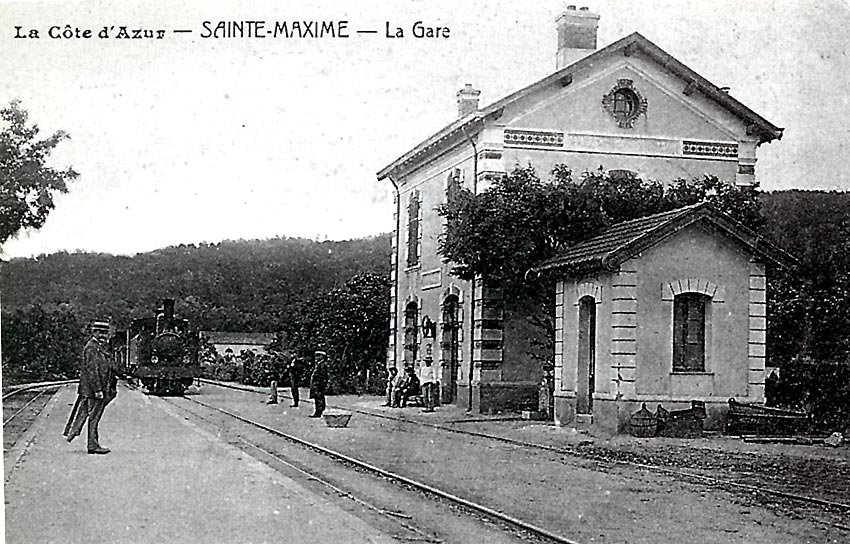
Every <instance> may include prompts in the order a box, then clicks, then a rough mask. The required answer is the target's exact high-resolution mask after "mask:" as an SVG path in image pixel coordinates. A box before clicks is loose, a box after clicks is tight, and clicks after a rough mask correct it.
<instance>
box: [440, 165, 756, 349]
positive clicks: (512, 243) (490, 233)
mask: <svg viewBox="0 0 850 544" xmlns="http://www.w3.org/2000/svg"><path fill="white" fill-rule="evenodd" d="M447 196H448V198H447V201H446V203H445V204H443V205H441V206H439V207H438V208H437V213H438V214H439V215H441V216H443V217H445V218H446V230H445V231H444V234H443V236H441V238H440V252H441V253H442V255H443V256H444V257H446V258H448V259H449V260H450V261H451V262H452V263H453V270H452V273H453V274H454V275H456V276H458V277H460V278H461V279H465V280H471V279H473V278H480V279H481V281H484V282H485V283H487V284H489V285H491V286H496V287H500V288H501V289H502V290H503V293H504V311H505V315H506V316H510V317H525V318H527V319H529V320H530V321H531V322H532V323H533V324H535V325H538V326H539V327H540V328H541V329H542V332H543V333H545V337H541V338H538V339H532V340H531V341H530V345H531V346H532V347H534V348H536V349H533V350H530V351H529V355H531V356H532V357H534V358H537V359H540V358H544V357H550V356H551V355H550V354H551V352H552V350H551V349H550V348H551V347H552V346H553V342H554V333H555V328H554V321H553V316H554V300H553V298H552V296H551V293H552V292H553V291H554V290H553V286H552V285H551V284H550V283H549V281H550V280H548V279H547V278H546V277H542V278H534V277H527V275H526V272H527V271H528V270H529V269H530V268H531V267H532V266H534V265H536V264H539V263H540V262H542V261H544V260H546V259H548V258H550V257H553V256H555V255H556V254H557V253H558V252H559V251H561V250H563V249H564V248H566V247H568V246H570V245H573V244H575V243H577V242H580V241H582V240H585V239H587V238H590V237H592V236H594V235H596V234H598V233H599V232H600V231H602V230H603V229H604V228H605V227H607V226H609V225H612V224H614V223H618V222H621V221H627V220H630V219H636V218H639V217H643V216H646V215H650V214H653V213H659V212H663V211H667V210H671V209H674V208H678V207H681V206H685V205H689V204H695V203H697V202H701V201H703V200H706V201H708V202H710V203H711V204H712V205H713V206H714V207H715V208H717V209H719V210H721V211H724V212H726V213H729V214H730V215H732V217H734V218H735V219H736V220H738V221H741V222H743V223H744V224H745V225H746V226H748V227H750V228H754V229H759V228H760V227H761V225H762V224H763V219H762V217H761V203H760V201H759V200H758V194H757V192H756V191H754V190H751V189H739V188H737V187H735V186H734V185H731V184H729V183H726V182H723V181H722V180H720V179H718V178H716V177H714V176H704V177H702V178H698V179H693V180H684V179H677V180H674V181H673V182H672V183H671V184H670V185H668V186H667V187H665V186H664V185H662V184H661V183H659V182H657V181H653V180H648V181H647V180H642V179H640V178H638V177H637V176H635V175H634V174H632V173H629V172H617V173H615V174H609V173H606V172H604V171H603V170H600V171H598V172H584V173H583V174H582V175H581V176H580V177H579V178H578V179H575V178H574V176H573V172H572V171H571V170H570V169H569V168H568V167H567V166H565V165H556V166H555V167H554V169H553V170H552V176H551V179H550V180H549V181H542V180H541V179H540V178H539V176H538V175H537V173H536V171H535V170H534V168H533V167H532V166H531V165H529V166H525V167H521V166H518V167H517V168H515V169H514V171H513V172H511V173H509V174H506V175H504V176H502V177H500V178H499V179H497V180H495V181H494V183H493V184H492V185H491V186H490V187H489V188H488V189H486V190H485V191H483V192H481V193H479V194H472V193H471V192H470V191H469V190H466V189H462V188H460V187H457V186H452V185H450V187H449V190H448V195H447Z"/></svg>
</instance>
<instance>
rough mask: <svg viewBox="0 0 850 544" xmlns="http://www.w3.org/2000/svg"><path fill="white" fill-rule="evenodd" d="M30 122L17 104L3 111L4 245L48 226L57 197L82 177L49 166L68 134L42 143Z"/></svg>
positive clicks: (0, 188) (0, 215) (0, 230)
mask: <svg viewBox="0 0 850 544" xmlns="http://www.w3.org/2000/svg"><path fill="white" fill-rule="evenodd" d="M28 118H29V115H28V113H27V112H26V110H24V109H23V108H21V105H20V102H18V101H17V100H14V101H12V103H11V104H9V105H8V106H7V107H5V108H3V109H0V119H2V121H3V123H2V125H3V130H2V131H0V244H3V243H5V242H6V241H7V240H8V239H9V238H11V237H12V236H14V235H15V234H16V233H17V232H18V231H20V230H21V229H26V228H35V229H37V228H40V227H41V226H42V225H44V221H45V220H46V219H47V215H48V214H49V213H50V211H51V210H52V209H53V207H54V203H53V197H54V195H56V194H57V193H66V192H68V186H67V185H68V182H70V181H71V180H73V179H75V178H76V177H77V176H78V174H77V172H75V171H74V170H73V169H72V168H67V169H65V170H56V169H54V168H52V167H50V166H48V165H47V160H48V158H49V156H50V153H51V152H52V151H53V149H54V148H55V147H56V146H57V145H58V144H59V142H61V141H62V140H65V139H68V138H69V136H68V134H67V133H65V132H63V131H58V132H56V133H55V134H53V135H52V136H49V137H47V138H45V139H43V140H40V139H38V134H39V129H38V126H36V125H28V124H27V121H28Z"/></svg>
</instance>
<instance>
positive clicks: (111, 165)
mask: <svg viewBox="0 0 850 544" xmlns="http://www.w3.org/2000/svg"><path fill="white" fill-rule="evenodd" d="M568 3H575V4H578V5H588V6H589V7H590V8H591V10H593V11H595V12H597V13H599V14H600V15H601V20H600V25H599V46H600V47H604V46H605V45H608V44H610V43H611V42H613V41H615V40H617V39H619V38H621V37H623V36H625V35H627V34H629V33H631V32H632V31H635V30H637V31H639V32H641V33H642V34H643V35H644V36H646V37H647V38H649V39H650V40H652V41H653V42H655V43H656V44H657V45H659V46H660V47H661V48H662V49H664V50H666V51H667V52H668V53H670V54H672V55H673V56H675V57H676V58H678V59H679V60H681V61H682V62H684V63H685V64H687V65H688V66H690V67H691V68H693V69H694V70H696V71H697V72H699V73H700V74H702V75H703V76H705V77H707V78H708V79H709V80H710V81H712V82H714V83H715V84H718V85H721V86H730V87H731V88H732V90H731V94H732V95H733V96H735V97H736V98H737V99H739V100H741V101H742V102H743V103H745V104H746V105H748V106H749V107H750V108H752V109H753V110H754V111H756V112H757V113H759V114H761V115H762V116H764V117H765V118H767V119H768V120H769V121H771V122H773V123H774V124H776V125H778V126H781V127H785V129H786V130H785V136H784V137H783V139H782V140H780V141H778V142H773V143H771V144H767V145H763V146H762V147H761V148H760V151H759V162H758V165H757V169H756V172H757V177H758V179H759V181H760V182H761V184H762V188H763V189H766V190H771V189H787V188H792V187H800V188H819V189H845V190H846V189H850V173H848V170H847V168H846V167H845V164H844V163H845V161H846V159H847V157H848V156H850V124H848V121H847V119H848V113H850V92H848V88H850V85H848V83H850V57H848V40H847V28H850V4H848V2H847V0H818V1H810V2H802V1H798V0H749V1H747V2H739V1H737V0H735V1H733V0H719V1H714V2H704V1H696V0H693V1H682V0H667V1H657V2H650V1H639V2H635V1H634V0H607V1H606V0H588V1H587V2H584V3H582V2H566V1H552V0H549V1H542V0H525V1H523V2H517V1H516V0H504V1H502V0H488V1H477V0H465V1H464V2H457V1H424V0H406V1H404V0H376V1H372V2H365V1H362V2H354V1H351V0H348V1H331V0H329V1H321V2H318V1H316V2H307V1H301V2H295V1H292V2H285V3H284V2H278V1H267V2H266V1H245V2H227V3H223V2H209V1H202V0H197V1H193V2H190V1H165V0H160V1H148V2H139V3H132V2H116V3H112V4H108V3H99V2H98V3H96V2H90V1H78V2H58V1H52V2H46V3H39V2H32V1H28V2H24V3H14V2H13V3H9V2H7V1H6V0H0V103H2V104H7V103H8V102H9V101H10V100H11V99H12V98H19V99H21V101H22V102H23V106H24V107H25V108H26V109H27V110H28V111H29V112H30V116H31V120H33V121H35V122H36V123H38V125H39V126H40V127H41V128H42V130H43V132H44V133H45V134H47V133H52V132H53V131H55V130H58V129H64V130H66V131H67V132H69V133H70V134H71V137H72V140H71V141H67V142H64V143H62V144H61V145H60V147H59V148H58V149H57V151H56V153H55V154H54V159H55V160H54V163H55V164H56V165H57V166H65V165H72V166H73V167H74V168H75V169H76V170H77V171H79V172H80V173H81V177H80V178H79V179H78V180H77V181H76V182H74V183H73V184H72V186H71V188H70V192H69V193H68V194H67V195H63V196H60V197H59V198H58V200H57V207H56V209H55V210H54V211H53V212H52V213H51V215H50V217H49V218H48V221H47V224H46V225H45V226H44V227H43V228H42V229H41V230H39V231H37V232H32V233H23V234H21V235H20V236H19V237H18V239H16V240H12V241H10V242H8V243H7V244H6V246H5V247H4V248H3V251H2V256H4V257H6V258H9V257H18V256H32V255H38V254H40V253H51V252H54V251H58V250H68V251H74V250H77V249H82V250H87V251H101V252H110V253H128V254H132V253H136V252H140V251H148V250H151V249H155V248H158V247H163V246H167V245H173V244H180V243H187V244H188V243H199V242H203V241H207V242H217V241H220V240H223V239H239V238H244V239H250V238H269V237H274V236H301V237H308V238H316V237H321V238H325V237H328V238H331V239H345V238H352V237H360V236H366V235H370V234H377V233H380V232H387V231H390V230H391V229H392V226H393V225H392V212H393V210H392V204H391V202H392V199H391V194H392V193H391V191H390V187H389V185H388V184H387V183H379V182H377V181H376V176H375V172H377V171H378V170H379V169H381V168H382V167H384V166H386V165H387V164H388V163H390V162H391V161H392V160H393V159H395V158H396V157H398V156H399V155H401V154H402V153H404V152H405V151H407V150H408V149H409V148H411V147H413V146H414V145H416V144H417V143H419V142H420V141H421V140H423V139H424V138H425V137H427V136H429V135H430V134H431V133H433V132H434V131H436V130H438V129H439V128H441V127H442V126H443V125H445V124H447V123H448V122H450V121H451V120H452V119H454V117H455V116H456V112H457V109H456V108H457V106H456V102H455V93H456V92H457V90H458V89H460V88H461V87H462V86H463V84H465V83H472V84H473V85H474V86H475V87H476V88H478V89H480V90H481V91H482V94H481V105H482V106H483V105H486V104H489V103H491V102H493V101H495V100H498V99H499V98H501V97H503V96H504V95H506V94H508V93H510V92H513V91H515V90H517V89H519V88H521V87H523V86H525V85H527V84H529V83H531V82H533V81H536V80H537V79H539V78H541V77H544V76H545V75H547V74H549V73H550V72H552V71H553V70H554V55H555V47H556V35H555V23H554V21H555V17H556V16H557V15H558V14H559V13H560V12H562V11H563V10H564V9H565V7H566V5H567V4H568ZM260 19H261V20H265V21H275V20H289V21H292V20H304V19H309V20H316V19H319V20H322V19H334V20H339V19H347V20H349V21H350V27H351V28H352V29H375V30H380V31H381V32H380V33H379V34H378V35H360V36H356V35H355V36H354V37H352V38H350V39H348V40H331V39H317V40H314V39H304V40H300V41H299V40H285V39H280V38H279V39H277V40H275V39H271V38H267V39H262V40H260V39H241V40H238V39H230V40H212V39H201V38H200V37H199V32H200V30H201V23H202V21H205V20H210V21H219V20H260ZM417 20H424V21H426V22H429V23H431V24H433V25H441V26H448V27H450V28H451V37H450V38H449V39H447V40H415V39H413V38H407V39H404V40H399V39H386V38H384V37H383V28H384V24H385V21H390V24H391V25H392V27H395V26H396V25H398V26H402V27H405V28H406V31H407V32H408V33H409V28H410V27H411V26H412V24H413V23H414V22H415V21H417ZM65 24H71V25H72V26H80V27H83V28H91V29H94V31H95V32H97V30H99V29H100V28H102V27H103V26H104V25H122V24H126V25H130V26H131V27H138V26H145V27H147V28H154V29H160V28H162V29H166V30H168V34H167V36H166V39H164V40H159V41H141V40H135V41H134V40H99V39H90V40H61V39H60V40H54V39H50V38H48V37H47V30H48V29H49V27H50V26H51V25H65ZM15 25H21V26H23V27H25V28H37V29H39V30H40V31H41V35H42V37H41V39H39V40H21V39H13V36H14V26H15ZM182 28H189V29H194V30H195V32H194V33H193V34H172V33H171V30H173V29H182Z"/></svg>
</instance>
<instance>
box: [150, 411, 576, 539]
mask: <svg viewBox="0 0 850 544" xmlns="http://www.w3.org/2000/svg"><path fill="white" fill-rule="evenodd" d="M164 401H165V402H167V403H169V404H171V405H174V406H179V404H181V403H182V402H188V403H191V404H194V405H197V406H201V407H203V408H205V409H206V410H209V411H212V412H215V413H218V414H221V415H224V416H226V417H227V418H229V419H231V420H237V421H239V422H241V423H242V424H245V425H248V426H251V427H253V428H256V429H259V430H262V431H264V432H265V433H268V434H269V435H272V436H274V437H276V438H282V439H284V440H285V441H287V442H289V443H291V444H295V445H297V446H299V447H301V448H304V449H306V450H309V451H311V452H314V453H317V454H320V455H322V456H324V457H326V458H328V459H331V460H333V461H335V462H337V463H341V464H343V465H345V466H348V467H351V468H353V469H355V470H357V471H359V472H361V473H365V474H369V475H372V476H373V477H378V478H381V479H383V480H384V481H387V482H393V483H395V485H396V487H399V486H403V487H404V488H406V489H408V490H413V491H415V492H417V493H419V494H421V495H423V496H427V497H431V498H432V499H437V500H438V501H440V502H442V503H444V504H445V505H448V506H450V507H451V508H453V509H460V510H462V511H463V512H465V513H466V515H467V516H468V515H469V514H471V515H472V516H473V517H475V518H478V519H479V520H480V521H484V522H486V523H489V524H495V525H497V526H500V527H502V528H503V530H507V531H508V532H510V533H512V534H514V535H516V536H517V537H518V538H519V539H520V540H521V541H524V542H527V541H529V540H531V541H534V542H541V543H557V544H578V543H577V541H575V540H572V539H570V538H568V537H566V536H563V535H559V534H557V533H555V532H552V531H549V530H547V529H545V528H543V527H539V526H537V525H534V524H532V523H528V522H526V521H523V520H521V519H518V518H516V517H514V516H510V515H508V514H505V513H503V512H500V511H498V510H496V509H493V508H490V507H488V506H486V505H483V504H480V503H477V502H475V501H472V500H468V499H465V498H463V497H459V496H457V495H456V494H453V493H450V492H448V491H445V490H443V489H440V488H438V487H435V486H434V485H429V484H426V483H423V482H421V481H418V480H416V479H414V478H410V477H407V476H404V475H401V474H398V473H396V472H392V471H389V470H386V469H383V468H380V467H378V466H375V465H373V464H370V463H367V462H365V461H362V460H360V459H356V458H354V457H352V456H350V455H346V454H343V453H340V452H337V451H334V450H332V449H330V448H327V447H324V446H321V445H319V444H317V443H314V442H310V441H308V440H304V439H303V438H299V437H297V436H295V435H292V434H290V433H287V432H284V431H282V430H280V429H276V428H273V427H270V426H268V425H266V424H264V423H261V422H258V421H254V420H252V419H250V418H247V417H244V416H242V415H240V414H237V413H235V412H232V411H230V410H227V409H224V408H221V407H218V406H213V405H211V404H208V403H206V402H202V401H199V400H197V399H194V398H191V397H183V398H182V400H179V401H178V400H176V399H164ZM239 440H240V441H241V442H243V443H244V444H245V445H246V446H248V447H250V448H251V449H255V450H257V451H259V452H260V453H262V454H263V455H265V456H268V457H270V458H272V459H274V460H275V461H276V462H278V463H282V464H284V465H286V466H287V467H290V468H292V469H293V470H296V471H298V472H300V473H301V474H303V475H305V476H307V477H308V478H309V479H311V480H314V481H318V482H320V483H321V484H322V485H324V486H325V487H327V488H328V489H331V490H332V491H333V492H334V493H336V494H338V495H341V496H345V497H347V498H348V499H350V500H352V501H354V502H356V503H357V504H359V505H361V506H363V507H365V508H368V509H369V510H371V511H373V512H375V513H377V514H379V515H382V516H384V517H387V518H389V519H391V520H392V521H394V522H396V523H398V524H399V525H400V526H402V527H403V528H404V529H405V530H406V531H408V532H410V533H413V536H412V537H406V538H403V539H404V540H420V541H426V542H442V541H443V539H441V538H439V537H438V536H434V535H432V534H430V533H429V532H427V531H423V530H421V529H419V528H417V527H416V526H415V525H414V524H412V523H411V522H410V521H407V520H408V519H409V518H410V517H411V516H410V515H407V514H404V513H401V512H397V511H394V510H392V509H387V508H385V507H381V506H378V505H375V504H374V503H373V502H370V501H368V500H364V499H362V498H360V497H359V496H358V495H357V494H356V493H355V492H351V491H347V490H344V489H342V488H340V486H339V485H338V484H335V483H333V482H331V481H329V480H328V479H327V478H325V477H323V476H322V475H321V473H320V471H316V470H308V469H305V468H304V467H303V466H302V465H300V464H297V463H293V462H291V461H289V460H287V459H286V458H285V457H284V456H282V455H279V454H278V453H276V452H274V451H272V449H271V448H268V447H264V446H262V445H259V444H256V443H254V442H253V441H247V440H245V439H244V438H242V437H240V438H239ZM488 541H489V540H488Z"/></svg>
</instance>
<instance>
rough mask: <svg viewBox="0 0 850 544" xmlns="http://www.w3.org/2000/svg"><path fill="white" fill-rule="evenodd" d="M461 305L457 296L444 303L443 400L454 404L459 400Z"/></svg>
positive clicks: (441, 341)
mask: <svg viewBox="0 0 850 544" xmlns="http://www.w3.org/2000/svg"><path fill="white" fill-rule="evenodd" d="M459 313H460V304H459V302H458V298H457V297H456V296H455V295H449V296H448V297H446V300H445V301H444V302H443V330H442V338H441V339H440V347H441V349H442V352H443V361H444V363H443V364H444V365H445V366H444V368H443V380H444V381H443V383H444V384H445V386H444V388H443V389H444V391H443V399H442V402H446V403H450V402H454V401H455V399H456V398H457V373H458V366H459V362H458V359H459V357H458V354H459V350H460V342H459V337H460V320H459V315H458V314H459Z"/></svg>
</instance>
